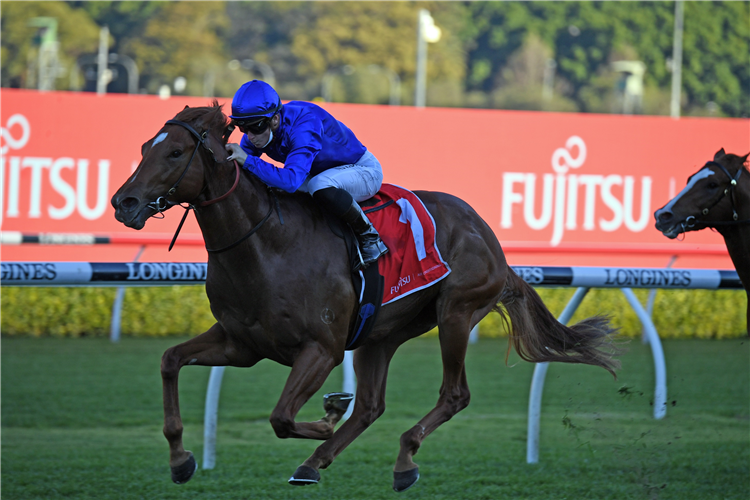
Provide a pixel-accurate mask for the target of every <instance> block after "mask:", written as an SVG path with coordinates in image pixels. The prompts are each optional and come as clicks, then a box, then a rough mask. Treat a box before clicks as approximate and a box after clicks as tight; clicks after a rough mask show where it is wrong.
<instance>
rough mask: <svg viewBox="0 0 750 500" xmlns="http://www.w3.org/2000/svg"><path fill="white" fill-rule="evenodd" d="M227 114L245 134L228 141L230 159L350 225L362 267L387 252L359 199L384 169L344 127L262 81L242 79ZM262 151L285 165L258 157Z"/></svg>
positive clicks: (320, 110) (375, 187) (367, 194)
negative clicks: (283, 101) (309, 197)
mask: <svg viewBox="0 0 750 500" xmlns="http://www.w3.org/2000/svg"><path fill="white" fill-rule="evenodd" d="M229 118H230V119H231V120H232V124H233V125H235V126H236V127H237V128H239V129H240V131H241V132H242V133H243V134H245V135H243V136H242V140H241V141H240V143H239V144H235V143H228V144H227V145H226V149H227V152H229V153H230V156H229V160H237V161H239V162H242V163H243V167H244V168H246V169H247V170H249V171H250V172H252V173H253V174H255V175H256V176H258V177H259V178H260V179H261V180H262V181H263V182H265V183H266V184H268V185H269V186H271V187H275V188H279V189H283V190H284V191H287V192H289V193H293V192H295V191H302V192H306V193H309V194H310V195H312V197H313V199H314V200H315V201H316V202H317V203H318V204H319V205H320V206H321V207H323V208H324V209H325V210H327V211H328V212H330V213H331V214H333V215H335V216H337V217H339V218H340V219H341V220H343V221H344V222H346V223H347V224H349V226H351V228H352V229H353V230H354V233H355V234H356V235H357V240H358V241H359V247H360V253H361V254H362V263H363V265H364V266H365V267H366V266H367V265H369V264H371V263H373V262H375V261H376V260H377V259H378V258H379V257H380V256H381V255H384V254H385V253H386V252H388V248H387V247H386V246H385V244H384V243H383V241H382V240H381V239H380V235H379V234H378V232H377V230H376V229H375V228H374V227H373V225H372V223H371V222H370V220H369V219H368V218H367V215H365V213H364V212H363V211H362V208H361V207H360V206H359V204H358V203H357V202H358V201H359V202H362V201H365V200H367V199H368V198H371V197H372V196H374V195H375V194H376V193H377V192H378V190H379V189H380V185H381V183H382V182H383V170H382V168H381V166H380V162H379V161H378V159H377V158H375V156H374V155H373V154H372V153H370V152H369V151H368V150H367V148H365V147H364V146H363V145H362V143H361V142H359V140H358V139H357V137H356V136H355V135H354V133H353V132H352V131H351V130H349V128H347V126H346V125H344V124H343V123H341V122H340V121H338V120H336V119H335V118H334V117H333V116H331V115H330V114H329V113H328V112H327V111H325V110H324V109H323V108H321V107H320V106H317V105H315V104H313V103H309V102H302V101H290V102H288V103H287V104H281V99H280V98H279V95H278V94H277V93H276V91H275V90H274V89H273V88H272V87H271V86H270V85H268V84H267V83H265V82H262V81H260V80H253V81H250V82H247V83H245V84H244V85H242V86H241V87H240V88H239V90H238V91H237V92H236V93H235V94H234V99H232V114H231V116H230V117H229ZM262 153H265V154H267V155H268V156H269V157H271V158H273V159H274V160H276V161H278V162H282V163H283V164H284V168H279V167H276V166H274V165H272V164H271V163H268V162H265V161H263V160H261V159H260V155H261V154H262Z"/></svg>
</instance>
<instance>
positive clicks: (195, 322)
mask: <svg viewBox="0 0 750 500" xmlns="http://www.w3.org/2000/svg"><path fill="white" fill-rule="evenodd" d="M537 291H538V292H539V294H540V295H541V296H542V299H543V300H544V302H545V304H547V307H548V308H549V309H550V310H551V311H552V313H553V314H554V315H555V316H557V315H559V314H560V313H561V312H562V310H563V308H564V307H565V304H567V302H568V300H570V297H571V296H572V295H573V292H574V290H573V289H572V288H539V289H537ZM0 292H1V293H0V299H1V300H0V306H1V307H2V314H1V315H0V329H1V331H2V333H3V334H4V335H31V336H36V337H39V336H57V337H79V336H87V335H91V336H97V335H98V336H106V335H108V334H109V329H110V320H111V312H112V304H113V302H114V299H115V294H116V289H115V288H88V287H86V288H20V287H3V288H2V290H1V291H0ZM635 293H636V295H637V296H638V298H639V299H640V300H641V302H642V303H643V304H645V303H646V299H647V296H648V290H636V291H635ZM746 308H747V297H746V295H745V292H744V291H742V290H718V291H713V290H659V292H658V293H657V295H656V303H655V306H654V311H655V313H654V323H655V325H656V329H657V331H658V332H659V335H660V336H661V337H662V338H690V337H692V338H731V337H741V336H743V335H747V329H746V316H745V310H746ZM595 314H605V315H609V316H610V317H611V318H612V322H613V323H614V324H615V325H616V326H618V327H620V328H621V331H622V333H623V334H624V335H627V336H631V337H636V336H639V335H640V334H641V326H640V322H639V321H638V318H637V316H636V315H635V313H634V312H633V310H632V309H631V308H630V306H629V305H628V303H627V301H626V300H625V297H624V295H623V294H622V293H621V292H620V291H619V290H612V289H593V290H591V291H590V292H589V294H588V295H587V296H586V298H585V299H584V301H583V303H582V304H581V306H580V307H579V308H578V312H577V313H576V315H575V316H574V317H573V321H578V320H580V319H583V318H585V317H588V316H592V315H595ZM213 323H214V319H213V316H212V315H211V311H210V309H209V305H208V299H207V298H206V294H205V289H204V287H201V286H175V287H158V288H157V287H154V288H127V289H126V292H125V302H124V304H123V312H122V323H121V329H122V334H123V335H132V336H159V337H160V336H167V335H186V334H188V335H196V334H199V333H202V332H204V331H206V330H207V329H208V328H209V327H210V326H211V325H213ZM433 333H434V332H433ZM479 333H480V335H481V336H484V337H498V336H504V335H506V332H505V331H503V329H502V324H501V321H500V317H499V316H498V315H497V314H495V313H492V314H490V315H489V316H488V317H487V318H485V319H484V320H483V321H482V322H481V323H480V325H479Z"/></svg>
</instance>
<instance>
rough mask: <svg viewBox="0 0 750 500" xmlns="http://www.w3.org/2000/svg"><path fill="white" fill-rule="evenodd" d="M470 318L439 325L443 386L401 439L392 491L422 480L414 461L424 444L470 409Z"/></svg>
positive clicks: (455, 319)
mask: <svg viewBox="0 0 750 500" xmlns="http://www.w3.org/2000/svg"><path fill="white" fill-rule="evenodd" d="M469 319H470V316H468V317H455V318H452V319H451V320H449V321H446V322H442V323H440V325H439V327H438V330H439V332H440V350H441V353H442V361H443V383H442V385H441V387H440V396H439V398H438V402H437V404H436V405H435V408H433V409H432V411H430V412H429V413H428V414H427V415H426V416H425V417H424V418H422V420H420V421H419V423H417V425H415V426H414V427H412V428H411V429H409V430H408V431H406V432H405V433H404V434H402V435H401V447H400V450H399V454H398V458H397V459H396V465H395V466H394V468H393V489H394V490H396V491H399V492H400V491H404V490H406V489H407V488H409V487H411V486H412V485H414V483H416V482H417V479H419V466H418V465H417V464H416V463H414V460H413V457H414V455H416V454H417V452H418V451H419V447H420V446H421V444H422V441H424V439H425V438H426V437H427V436H429V435H430V434H431V433H432V432H433V431H434V430H435V429H437V428H438V427H440V425H441V424H443V423H444V422H446V421H448V420H450V419H451V418H452V417H453V416H454V415H455V414H456V413H458V412H459V411H461V410H463V409H464V408H466V407H467V406H468V405H469V399H470V393H469V385H468V383H467V382H466V369H465V365H464V358H465V357H466V347H467V345H468V340H469V331H470V328H469V326H470V325H469Z"/></svg>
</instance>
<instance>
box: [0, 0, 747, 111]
mask: <svg viewBox="0 0 750 500" xmlns="http://www.w3.org/2000/svg"><path fill="white" fill-rule="evenodd" d="M674 6H675V5H674V2H572V1H571V2H516V1H508V2H496V1H491V2H192V1H191V2H187V1H181V2H131V1H123V2H83V1H75V2H33V1H30V2H15V1H7V0H6V1H3V2H2V4H0V9H1V11H2V20H1V22H2V24H1V27H2V39H1V41H2V63H3V66H2V85H3V86H13V87H26V86H28V84H29V80H28V75H29V73H28V68H29V61H30V58H32V59H33V57H34V50H35V46H34V41H33V39H34V35H35V33H36V28H33V27H30V26H29V25H28V22H29V20H30V19H31V18H32V17H37V16H51V17H55V18H57V19H58V23H59V40H60V43H61V50H60V61H61V64H62V66H64V67H66V68H67V71H68V74H69V73H70V71H72V70H73V69H74V62H75V60H76V59H77V58H78V57H79V56H80V55H82V54H86V53H88V54H96V52H97V47H98V29H99V27H100V26H104V25H107V26H108V27H109V29H110V34H111V42H112V46H111V50H112V51H113V52H118V53H120V54H122V55H127V56H129V57H131V58H133V59H134V60H135V61H136V63H137V65H138V67H139V70H140V85H139V88H140V89H142V90H143V91H146V92H149V93H154V92H156V91H157V90H158V88H159V87H160V86H161V85H164V84H168V85H171V84H172V83H173V82H174V81H175V78H177V77H178V76H183V77H185V78H186V79H187V88H186V89H185V93H186V94H189V95H219V96H224V97H228V96H231V95H232V94H233V93H234V91H235V90H236V89H237V88H238V87H239V86H240V85H241V84H242V83H243V82H244V81H247V80H249V79H251V78H253V77H259V76H260V75H259V74H258V72H257V71H253V70H252V68H250V67H248V66H246V67H243V66H242V64H241V62H247V61H255V62H256V63H262V64H267V65H268V66H270V67H271V68H272V70H273V72H274V73H275V79H276V81H275V84H276V87H277V88H278V89H279V92H280V93H281V95H282V97H283V98H285V99H307V100H310V99H315V98H317V97H320V96H321V93H322V83H323V80H324V77H325V75H326V74H327V73H328V74H329V76H330V75H331V74H332V73H331V72H333V74H334V75H335V76H334V77H333V85H332V87H331V92H332V98H333V100H346V101H349V102H374V103H384V102H388V92H387V89H388V86H389V84H388V81H387V77H386V76H385V75H386V74H387V72H394V73H395V74H397V75H398V77H399V78H400V80H401V82H402V87H401V96H400V97H401V102H402V103H404V104H410V103H411V102H412V99H413V90H414V77H415V63H416V54H415V50H416V23H417V11H418V10H419V9H421V8H426V9H428V10H429V11H430V12H431V14H432V16H433V18H434V19H435V21H436V23H437V25H438V26H439V27H440V28H441V29H442V32H443V36H442V38H441V40H440V42H438V43H436V44H431V45H430V47H429V51H428V54H429V62H428V72H429V75H428V80H429V85H428V95H427V102H428V104H429V105H432V106H463V107H494V108H502V109H532V110H533V109H536V110H554V111H583V112H600V113H610V112H618V107H617V106H618V101H617V92H616V91H615V86H616V83H617V81H618V74H617V73H615V72H614V71H613V68H612V63H613V62H615V61H621V60H636V61H642V62H643V63H644V64H645V67H646V71H645V74H644V82H643V83H644V89H645V90H644V95H643V112H644V113H648V114H668V112H669V98H670V91H671V77H672V75H671V71H670V58H671V55H672V36H673V26H674ZM683 41H684V45H683V66H682V105H683V108H682V113H683V114H684V115H715V116H734V117H740V116H745V117H747V116H750V50H748V48H749V47H750V2H686V3H685V20H684V37H683ZM550 61H553V64H552V63H550ZM344 66H350V69H349V70H348V72H349V73H350V74H349V75H346V74H345V72H344V71H343V67H344ZM551 68H554V72H552V69H551ZM370 71H372V72H370ZM69 86H70V84H69V80H68V79H66V78H58V80H57V82H56V88H58V89H67V88H69ZM620 106H621V104H620Z"/></svg>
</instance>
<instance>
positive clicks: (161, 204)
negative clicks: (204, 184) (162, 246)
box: [147, 120, 284, 253]
mask: <svg viewBox="0 0 750 500" xmlns="http://www.w3.org/2000/svg"><path fill="white" fill-rule="evenodd" d="M166 124H167V125H169V124H172V125H179V126H181V127H183V128H184V129H186V130H187V131H188V132H190V133H191V134H192V135H193V137H195V138H196V139H197V140H198V145H196V147H195V149H194V150H193V154H192V155H191V156H190V160H189V161H188V164H187V165H186V166H185V170H183V171H182V174H181V175H180V178H179V179H177V182H175V183H174V184H173V185H172V187H171V188H169V190H168V191H167V194H166V196H172V195H173V194H174V193H175V192H176V191H177V187H178V186H179V185H180V182H182V179H183V178H184V177H185V174H187V171H188V169H189V168H190V165H191V164H192V163H193V158H195V153H196V152H197V151H198V146H203V147H204V148H205V149H206V150H207V151H208V152H209V153H211V157H212V159H213V160H214V163H219V162H218V161H217V160H216V156H214V152H213V150H212V149H211V148H210V147H209V146H208V142H207V140H208V130H205V131H204V132H203V133H202V134H199V133H198V132H197V131H196V130H195V129H194V128H193V127H192V126H191V125H190V124H189V123H186V122H183V121H180V120H167V122H166ZM234 168H235V171H236V176H235V178H234V184H232V187H231V188H229V191H227V192H226V193H224V194H223V195H221V196H219V197H217V198H214V199H212V200H205V201H202V202H200V204H199V205H198V206H199V207H207V206H209V205H213V204H214V203H217V202H219V201H222V200H225V199H227V198H228V197H229V195H230V194H232V193H233V192H234V190H235V189H237V186H238V185H239V183H240V164H239V163H238V162H237V160H234ZM204 189H205V188H204ZM201 192H202V190H201ZM268 193H269V195H270V196H271V197H272V198H273V201H274V202H273V203H271V206H270V208H269V210H268V213H267V214H266V216H265V217H264V218H263V220H261V221H260V222H259V223H258V224H257V225H256V226H255V227H253V228H252V229H251V230H250V231H249V232H248V233H247V234H245V235H244V236H243V237H241V238H240V239H239V240H237V241H235V242H234V243H232V244H231V245H227V246H225V247H223V248H218V249H209V248H208V247H206V251H207V252H209V253H221V252H224V251H226V250H229V249H230V248H234V247H236V246H237V245H239V244H240V243H242V242H243V241H245V240H246V239H248V238H249V237H250V236H252V235H253V234H254V233H255V232H256V231H257V230H258V229H260V228H261V226H263V224H265V223H266V221H268V219H269V218H270V217H271V214H272V213H273V210H274V208H276V212H277V213H278V214H279V220H280V221H281V223H282V224H284V219H283V218H282V216H281V207H280V206H279V199H278V198H277V197H276V194H275V193H274V192H273V191H272V190H271V188H268ZM166 196H160V197H158V198H157V199H156V201H153V202H151V203H149V204H148V205H147V206H149V207H150V208H153V209H154V210H156V211H157V212H159V213H162V212H163V211H164V210H166V209H168V208H170V207H172V206H174V205H180V206H182V205H181V204H179V203H172V202H170V201H168V200H167V198H166ZM199 196H200V194H199ZM183 208H184V209H185V213H184V214H182V219H181V220H180V224H179V225H178V226H177V230H176V231H175V233H174V236H173V237H172V242H171V243H170V244H169V250H167V251H172V247H173V246H174V244H175V242H176V241H177V235H179V234H180V230H181V229H182V226H183V224H185V219H187V215H188V213H189V212H190V210H195V209H196V207H195V205H193V204H192V203H188V204H187V206H184V207H183Z"/></svg>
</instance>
